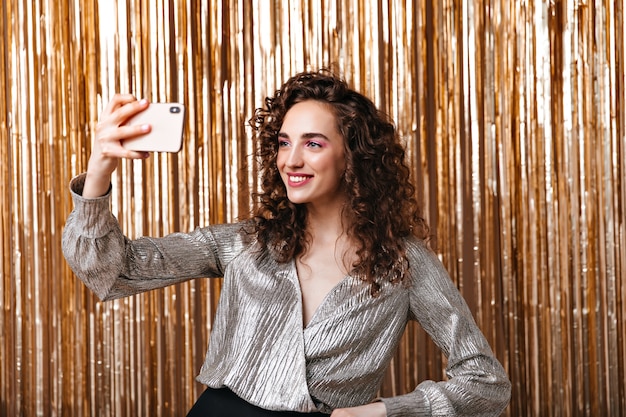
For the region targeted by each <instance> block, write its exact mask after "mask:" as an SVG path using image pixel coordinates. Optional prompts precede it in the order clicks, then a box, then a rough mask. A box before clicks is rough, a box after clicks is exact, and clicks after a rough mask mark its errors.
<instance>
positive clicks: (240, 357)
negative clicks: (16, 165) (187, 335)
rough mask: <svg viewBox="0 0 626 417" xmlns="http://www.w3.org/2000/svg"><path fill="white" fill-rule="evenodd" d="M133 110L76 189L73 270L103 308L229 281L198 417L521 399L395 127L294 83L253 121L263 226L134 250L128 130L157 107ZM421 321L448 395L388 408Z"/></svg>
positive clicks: (112, 120)
mask: <svg viewBox="0 0 626 417" xmlns="http://www.w3.org/2000/svg"><path fill="white" fill-rule="evenodd" d="M147 105H148V104H147V102H146V101H137V100H136V99H135V98H134V97H132V96H128V95H118V96H116V97H115V98H113V100H112V101H111V103H109V105H108V106H107V108H106V109H105V111H104V112H103V114H102V116H101V121H100V123H99V124H98V127H97V128H96V138H95V143H94V150H93V153H92V155H91V157H90V160H89V165H88V170H87V173H86V174H83V175H81V176H79V177H77V178H75V179H74V180H72V183H71V189H72V195H73V198H74V201H75V206H76V207H75V209H74V211H73V212H72V214H71V215H70V217H69V218H68V221H67V225H66V228H65V230H64V236H63V250H64V253H65V256H66V258H67V260H68V262H69V264H70V265H71V267H72V269H73V270H74V271H75V272H76V274H77V275H78V276H79V277H80V278H81V279H82V280H83V281H84V282H85V284H86V285H87V286H88V287H89V288H91V289H92V290H93V291H94V292H95V293H96V294H97V295H98V296H99V297H100V298H101V299H102V300H107V299H112V298H118V297H124V296H128V295H131V294H136V293H139V292H142V291H147V290H150V289H154V288H161V287H164V286H166V285H171V284H174V283H178V282H181V281H185V280H188V279H192V278H198V277H222V276H223V277H224V285H223V287H222V292H221V295H220V302H219V306H218V310H217V312H216V317H215V325H214V327H213V330H212V333H211V340H210V343H209V347H208V352H207V355H206V359H205V362H204V365H203V366H202V369H201V371H200V374H199V376H198V380H199V381H200V382H202V383H203V384H205V385H206V386H207V390H206V391H205V392H204V393H203V394H202V396H201V397H200V398H199V399H198V401H197V402H196V404H195V405H194V407H193V408H192V410H191V411H190V413H189V415H190V416H201V415H207V416H226V415H268V416H270V415H300V414H305V415H312V414H307V413H314V414H318V415H325V414H330V413H332V414H331V415H332V416H405V415H406V416H414V415H477V414H478V415H499V414H500V413H501V412H502V410H503V409H504V407H506V405H507V403H508V400H509V395H510V383H509V381H508V379H507V377H506V374H505V372H504V370H503V368H502V366H501V365H500V363H499V362H498V361H497V360H496V359H495V357H494V355H493V353H492V351H491V349H490V348H489V345H488V344H487V342H486V340H485V338H484V336H483V335H482V333H481V332H480V330H479V329H478V327H477V326H476V324H475V322H474V320H473V318H472V315H471V313H470V311H469V310H468V308H467V306H466V304H465V302H464V301H463V299H462V298H461V296H460V294H459V292H458V291H457V289H456V288H455V287H454V285H453V283H452V282H451V281H450V279H449V276H448V274H447V273H446V271H445V269H444V268H443V266H442V265H441V263H440V262H439V261H438V260H437V258H436V256H435V255H434V254H433V253H432V252H431V251H430V250H429V249H428V248H427V247H426V245H425V244H424V241H423V239H424V237H425V236H426V233H427V227H426V225H425V223H424V221H423V220H422V219H421V218H420V216H419V212H418V207H417V204H416V201H415V198H414V188H413V186H412V185H411V184H410V182H409V169H408V168H407V166H406V164H405V162H404V150H403V147H402V146H401V145H400V142H399V138H398V136H397V133H396V130H395V128H394V126H393V124H392V123H391V121H390V120H388V119H387V117H386V116H385V115H383V114H382V113H381V112H379V111H378V110H377V109H376V107H375V105H374V104H373V103H372V102H371V101H370V100H369V99H367V98H366V97H364V96H363V95H361V94H359V93H357V92H356V91H354V90H352V89H350V88H349V87H348V86H347V84H346V83H345V82H344V81H343V80H341V79H339V78H337V77H336V76H333V75H332V74H328V73H326V72H323V71H320V72H312V73H311V72H305V73H301V74H298V75H296V76H294V77H292V78H291V79H290V80H288V81H287V82H286V83H285V84H284V85H283V86H282V87H281V88H280V90H278V91H277V92H276V94H275V96H274V97H273V98H268V99H267V100H266V106H265V107H264V108H261V109H258V110H257V112H256V114H255V117H254V118H253V120H252V124H253V127H254V128H255V131H256V135H257V138H258V141H259V146H258V148H259V150H258V157H259V159H260V163H261V175H262V192H261V193H260V195H259V196H258V197H259V198H258V207H257V208H256V210H255V213H254V216H253V218H252V219H251V220H248V221H246V222H242V223H239V224H225V225H213V226H209V227H205V228H198V229H196V230H195V231H193V232H191V233H188V234H183V233H176V234H172V235H169V236H166V237H163V238H140V239H137V240H134V241H130V240H128V239H127V238H126V237H124V235H123V234H122V232H121V230H120V227H119V224H118V223H117V221H116V220H115V219H114V218H113V216H112V215H111V213H110V211H109V199H110V196H109V195H110V194H109V193H110V178H111V174H112V173H113V171H114V170H115V168H116V166H117V163H118V158H145V157H147V155H146V154H145V153H140V152H132V151H127V150H126V149H124V148H123V147H122V146H121V141H123V140H124V139H127V138H130V137H135V136H138V135H141V134H144V133H145V132H147V131H149V126H144V127H131V126H126V125H124V121H126V120H127V119H128V118H130V117H131V116H133V115H134V114H136V113H138V112H141V111H142V110H144V109H145V108H146V107H147ZM408 320H417V321H418V322H419V323H420V325H421V326H422V327H423V328H424V329H425V330H426V331H427V332H428V333H429V335H430V336H431V337H432V339H433V341H434V342H435V343H436V344H437V345H438V346H439V347H440V348H441V349H442V351H443V353H444V354H445V355H446V356H447V358H448V366H447V372H448V375H449V379H448V380H447V381H445V382H438V383H436V382H433V381H424V382H422V383H420V384H419V385H418V386H417V387H416V389H415V390H414V391H413V392H411V393H408V394H405V395H401V396H397V397H393V398H379V399H376V398H375V396H376V393H377V391H378V389H379V387H380V384H381V380H382V378H383V376H384V372H385V369H386V368H387V366H388V364H389V361H390V360H391V357H392V355H393V353H394V351H395V349H396V346H397V345H398V342H399V340H400V337H401V335H402V333H403V331H404V328H405V326H406V323H407V321H408Z"/></svg>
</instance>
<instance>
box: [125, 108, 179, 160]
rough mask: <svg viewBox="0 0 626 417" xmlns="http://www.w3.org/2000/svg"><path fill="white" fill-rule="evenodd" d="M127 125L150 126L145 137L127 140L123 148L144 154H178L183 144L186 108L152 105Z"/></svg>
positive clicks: (131, 119)
mask: <svg viewBox="0 0 626 417" xmlns="http://www.w3.org/2000/svg"><path fill="white" fill-rule="evenodd" d="M126 124H127V125H143V124H149V125H151V126H152V130H151V131H150V132H149V133H146V134H145V135H141V136H137V137H135V138H130V139H125V140H124V141H122V146H123V147H124V148H126V149H130V150H133V151H142V152H178V151H180V149H181V148H182V144H183V130H184V126H185V106H184V105H183V104H181V103H150V105H149V106H148V108H147V109H146V110H144V111H142V112H141V113H139V114H137V115H135V116H133V117H132V118H130V119H129V120H128V121H127V122H126Z"/></svg>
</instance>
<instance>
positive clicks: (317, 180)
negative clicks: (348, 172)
mask: <svg viewBox="0 0 626 417" xmlns="http://www.w3.org/2000/svg"><path fill="white" fill-rule="evenodd" d="M343 142H344V139H343V137H342V136H341V134H340V133H339V130H338V129H337V121H336V119H335V115H334V114H333V112H332V111H331V110H330V108H329V107H328V105H326V104H324V103H322V102H319V101H314V100H308V101H303V102H300V103H297V104H295V105H294V106H293V107H291V108H290V109H289V111H288V112H287V114H285V118H284V120H283V124H282V126H281V129H280V132H279V133H278V155H277V158H276V164H277V166H278V170H279V172H280V176H281V178H282V180H283V183H284V184H285V187H286V188H287V197H288V198H289V200H290V201H291V202H292V203H295V204H309V205H314V206H317V207H331V206H339V205H341V204H343V203H344V201H345V192H344V191H343V189H342V186H341V184H342V176H343V172H344V170H345V167H346V162H345V155H344V143H343Z"/></svg>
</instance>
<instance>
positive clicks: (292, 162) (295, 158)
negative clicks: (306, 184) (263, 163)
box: [285, 146, 304, 168]
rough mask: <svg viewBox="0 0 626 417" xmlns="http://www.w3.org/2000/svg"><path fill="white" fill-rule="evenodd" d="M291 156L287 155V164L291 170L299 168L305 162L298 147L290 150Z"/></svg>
mask: <svg viewBox="0 0 626 417" xmlns="http://www.w3.org/2000/svg"><path fill="white" fill-rule="evenodd" d="M288 152H289V155H287V160H286V161H285V164H286V165H287V166H288V167H290V168H299V167H301V166H302V165H303V164H304V162H303V160H302V151H301V150H300V149H299V147H298V146H292V147H291V148H289V151H288Z"/></svg>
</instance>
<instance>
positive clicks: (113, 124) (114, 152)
mask: <svg viewBox="0 0 626 417" xmlns="http://www.w3.org/2000/svg"><path fill="white" fill-rule="evenodd" d="M148 105H149V103H148V101H147V100H136V99H135V97H133V96H132V95H130V94H116V95H115V96H114V97H113V99H112V100H111V101H110V102H109V104H108V105H107V106H106V109H105V111H103V112H102V115H101V117H100V121H99V122H98V124H97V125H96V130H95V137H94V145H95V146H94V152H98V153H100V156H101V157H104V158H132V159H137V158H145V157H146V154H145V153H144V152H135V151H129V150H127V149H125V148H124V147H123V146H122V142H123V141H124V140H125V139H129V138H133V137H137V136H141V135H144V134H146V133H148V132H150V129H151V126H150V125H138V126H131V125H126V124H125V123H126V121H127V120H128V119H129V118H131V117H132V116H134V115H136V114H137V113H140V112H141V111H143V110H145V109H146V108H148Z"/></svg>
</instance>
